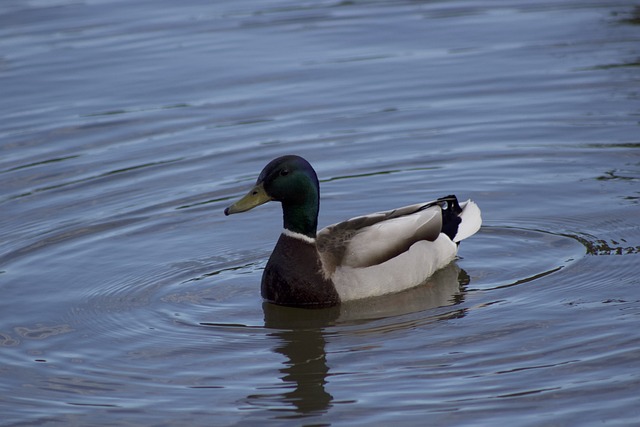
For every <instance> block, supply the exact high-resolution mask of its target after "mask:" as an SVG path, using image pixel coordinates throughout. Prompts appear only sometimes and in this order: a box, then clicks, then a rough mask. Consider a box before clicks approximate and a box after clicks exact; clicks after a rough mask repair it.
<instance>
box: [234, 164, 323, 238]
mask: <svg viewBox="0 0 640 427" xmlns="http://www.w3.org/2000/svg"><path fill="white" fill-rule="evenodd" d="M271 200H275V201H277V202H281V203H282V212H283V217H284V227H285V228H286V229H288V230H290V231H293V232H296V233H302V234H304V235H306V236H309V237H315V236H316V229H317V226H318V209H319V206H320V186H319V184H318V177H317V175H316V172H315V171H314V170H313V168H312V167H311V165H310V164H309V162H307V161H306V160H305V159H303V158H302V157H300V156H292V155H291V156H283V157H278V158H277V159H274V160H272V161H271V162H269V164H268V165H267V166H265V167H264V169H262V172H260V176H259V177H258V180H257V181H256V185H255V186H254V187H253V188H252V189H251V190H250V191H249V192H248V193H247V194H246V195H245V196H244V197H243V198H242V199H240V200H238V201H237V202H236V203H234V204H233V205H231V206H229V207H228V208H226V209H225V210H224V213H225V215H231V214H234V213H239V212H245V211H248V210H249V209H253V208H255V207H256V206H259V205H262V204H263V203H267V202H269V201H271Z"/></svg>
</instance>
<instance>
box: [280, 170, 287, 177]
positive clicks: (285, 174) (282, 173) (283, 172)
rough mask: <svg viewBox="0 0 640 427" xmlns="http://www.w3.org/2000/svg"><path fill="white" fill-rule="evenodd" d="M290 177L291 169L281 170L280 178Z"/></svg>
mask: <svg viewBox="0 0 640 427" xmlns="http://www.w3.org/2000/svg"><path fill="white" fill-rule="evenodd" d="M287 175H289V169H280V176H287Z"/></svg>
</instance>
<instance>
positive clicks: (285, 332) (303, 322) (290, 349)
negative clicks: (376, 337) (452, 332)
mask: <svg viewBox="0 0 640 427" xmlns="http://www.w3.org/2000/svg"><path fill="white" fill-rule="evenodd" d="M468 280H469V278H468V275H467V274H466V273H465V272H464V271H463V270H461V269H460V268H458V267H457V266H456V265H455V264H451V265H449V266H448V267H446V268H444V269H443V270H441V271H440V272H438V273H437V274H436V275H434V276H433V277H431V278H430V279H429V280H428V281H427V282H425V284H423V285H421V286H419V287H416V288H413V289H410V290H407V291H405V292H401V293H398V294H393V295H387V296H383V297H378V298H371V299H367V300H362V301H356V302H350V303H345V304H342V305H339V306H337V307H330V308H323V309H301V308H292V307H282V306H277V305H273V304H270V303H264V305H263V310H264V319H265V327H267V328H269V329H273V332H272V333H271V335H272V336H273V337H276V338H277V339H278V340H279V344H277V345H276V346H275V348H274V350H275V351H276V352H278V353H280V354H282V355H283V356H285V358H286V361H285V362H284V363H283V365H284V366H283V367H282V368H281V369H280V372H281V373H282V376H281V377H280V380H281V381H282V382H283V386H284V387H285V388H286V390H287V391H285V392H283V393H280V394H277V395H274V394H272V393H269V394H266V393H265V394H254V395H251V396H248V402H249V403H250V404H251V405H252V406H254V405H255V406H260V407H263V408H265V407H266V408H269V410H272V411H279V412H282V413H281V415H280V417H282V418H288V417H301V416H302V417H304V416H313V415H318V414H321V413H324V412H326V411H327V410H328V409H329V408H330V407H331V405H332V401H333V396H332V395H331V394H330V393H329V392H328V391H327V389H326V384H327V377H328V375H329V371H330V369H329V365H328V364H327V354H326V350H325V346H326V344H327V338H328V337H329V336H330V335H331V334H334V335H335V334H340V333H341V332H340V330H341V326H342V325H348V324H354V323H357V324H360V326H359V327H362V326H363V325H364V327H366V322H367V321H369V320H375V319H383V318H393V317H397V316H403V315H406V314H410V313H419V312H424V311H425V310H432V309H436V308H438V307H449V309H447V310H442V311H437V312H433V313H426V314H425V317H427V318H428V319H432V320H434V321H436V320H441V319H446V318H451V317H460V316H463V315H464V311H463V310H451V307H450V306H453V305H457V304H459V303H460V302H462V301H463V299H464V288H465V285H466V284H467V283H468ZM396 326H397V328H403V327H409V326H407V323H406V322H404V321H398V322H397V325H396ZM396 326H393V325H392V327H393V328H395V327H396ZM345 333H346V332H345Z"/></svg>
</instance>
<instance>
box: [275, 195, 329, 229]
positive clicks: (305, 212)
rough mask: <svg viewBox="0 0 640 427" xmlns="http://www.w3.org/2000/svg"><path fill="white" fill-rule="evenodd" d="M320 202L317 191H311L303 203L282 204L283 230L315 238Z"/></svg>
mask: <svg viewBox="0 0 640 427" xmlns="http://www.w3.org/2000/svg"><path fill="white" fill-rule="evenodd" d="M319 209H320V201H319V197H318V192H317V191H311V192H309V194H308V197H307V198H306V200H305V201H304V202H303V203H296V204H293V203H285V202H283V203H282V214H283V219H284V228H285V229H287V230H289V231H292V232H294V233H300V234H304V235H305V236H307V237H310V238H312V239H315V238H316V230H317V229H318V211H319Z"/></svg>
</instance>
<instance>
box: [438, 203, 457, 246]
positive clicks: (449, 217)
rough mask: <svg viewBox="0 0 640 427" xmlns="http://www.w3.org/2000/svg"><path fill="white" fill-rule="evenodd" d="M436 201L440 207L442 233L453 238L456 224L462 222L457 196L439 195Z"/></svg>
mask: <svg viewBox="0 0 640 427" xmlns="http://www.w3.org/2000/svg"><path fill="white" fill-rule="evenodd" d="M437 201H438V202H439V204H440V207H441V208H442V233H444V234H446V235H447V236H449V238H450V239H451V240H453V239H454V237H455V236H456V234H457V233H458V226H459V225H460V223H461V222H462V218H460V216H459V215H460V213H461V212H462V208H461V207H460V204H459V203H458V198H457V197H456V196H454V195H453V194H451V195H449V196H446V197H441V198H439V199H438V200H437Z"/></svg>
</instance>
